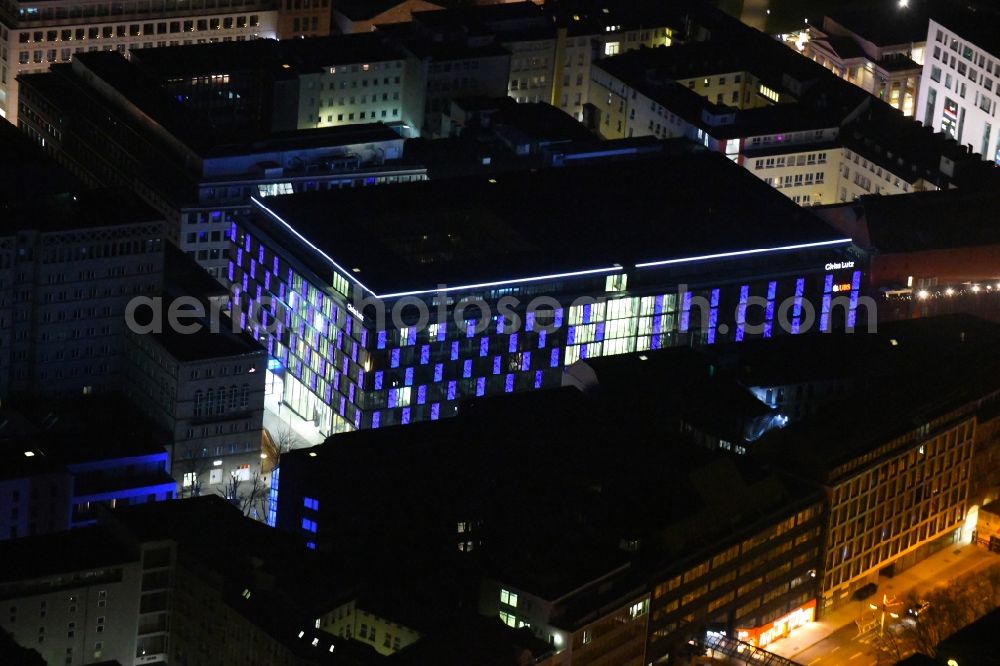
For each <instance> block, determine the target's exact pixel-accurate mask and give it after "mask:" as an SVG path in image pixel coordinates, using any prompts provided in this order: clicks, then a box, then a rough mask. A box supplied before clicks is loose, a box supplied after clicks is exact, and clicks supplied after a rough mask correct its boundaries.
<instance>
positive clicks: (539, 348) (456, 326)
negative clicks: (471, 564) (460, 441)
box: [230, 226, 861, 433]
mask: <svg viewBox="0 0 1000 666" xmlns="http://www.w3.org/2000/svg"><path fill="white" fill-rule="evenodd" d="M232 234H233V236H232V241H233V247H234V249H233V251H232V253H231V261H232V265H231V266H230V270H231V271H232V273H233V275H234V283H235V284H237V285H239V286H240V287H241V288H240V289H239V293H238V298H239V301H240V306H241V307H242V308H243V312H244V314H245V313H246V312H254V311H255V307H258V308H259V307H261V306H260V303H261V302H262V300H261V299H262V298H264V300H263V302H264V305H263V308H262V311H260V313H259V314H258V316H257V317H253V316H251V317H249V318H248V320H247V322H248V323H247V324H246V326H247V328H248V330H250V331H251V332H253V333H254V335H256V336H257V337H258V339H260V340H261V342H262V344H265V345H266V346H267V347H268V349H269V351H270V355H271V357H272V359H273V362H272V364H271V365H272V367H275V368H278V371H277V372H278V374H280V375H281V376H282V379H283V382H284V383H283V386H284V401H285V403H286V404H288V405H289V406H290V407H291V408H292V409H293V410H295V411H296V412H297V413H298V414H299V415H300V416H302V417H303V418H306V419H309V420H314V421H315V422H316V423H317V424H318V425H319V426H320V429H321V431H323V432H326V433H333V432H340V431H343V430H349V429H353V428H369V427H383V426H388V425H396V424H403V423H412V422H416V421H424V420H431V419H436V418H443V417H447V416H452V415H454V414H455V413H456V411H457V406H458V404H459V402H460V401H461V400H463V399H465V398H468V397H474V396H484V395H486V396H488V395H501V394H504V393H511V392H515V391H527V390H534V389H539V388H548V387H556V386H559V385H561V382H562V371H563V367H565V366H566V365H569V364H571V363H573V362H575V361H577V360H578V359H581V358H593V357H597V356H608V355H614V354H624V353H632V352H640V351H644V350H648V349H659V348H664V347H671V346H676V345H689V344H717V343H720V342H734V341H735V342H739V341H741V340H743V339H750V338H755V337H771V336H772V335H775V334H777V333H778V332H779V330H780V329H781V326H782V324H781V322H782V320H786V321H787V322H788V323H787V325H785V326H784V328H785V329H790V330H784V331H783V332H786V333H795V332H799V330H800V329H801V327H802V325H803V324H804V323H808V322H805V319H806V318H807V317H806V314H808V313H806V312H805V310H807V309H808V308H805V307H804V306H803V302H804V301H805V300H808V301H809V303H811V304H814V305H815V315H814V319H815V323H814V324H813V326H821V327H826V328H829V326H831V325H832V320H831V319H830V316H831V313H830V311H829V307H827V303H826V300H825V299H824V297H825V296H829V295H831V294H833V293H834V289H846V291H849V292H850V294H849V296H850V298H851V311H850V312H848V313H846V315H845V317H846V319H847V321H849V322H854V321H855V320H856V316H855V313H854V310H855V309H856V307H857V297H858V290H859V289H860V286H861V284H860V282H861V272H860V271H849V270H848V271H835V272H830V271H826V270H824V268H823V266H824V262H826V261H829V258H830V256H831V253H832V252H841V253H842V250H837V251H831V250H826V251H825V254H824V255H823V258H822V259H821V260H816V261H812V260H809V261H805V260H803V261H798V262H797V264H798V266H797V267H796V268H794V269H792V270H788V269H787V267H784V268H783V269H782V270H781V271H780V272H779V270H776V269H775V268H774V267H772V266H771V265H769V264H768V262H766V261H765V262H760V261H758V264H757V265H756V266H754V267H753V270H752V271H751V275H750V276H749V277H743V278H742V279H739V278H735V277H734V276H732V275H729V276H728V279H726V278H727V273H730V272H734V271H730V270H729V269H728V268H726V269H723V270H718V269H717V270H716V271H714V272H715V273H717V274H719V275H721V276H722V277H719V278H718V279H716V280H714V281H713V280H711V279H699V280H698V282H697V283H696V284H692V285H691V286H690V287H689V290H680V288H679V286H678V285H680V284H683V283H684V282H683V280H681V279H678V276H677V275H676V273H677V271H676V270H675V269H674V270H671V271H663V270H657V269H649V270H636V271H635V272H634V273H630V274H629V275H628V280H629V282H630V284H629V287H630V288H631V289H630V290H629V291H611V292H608V291H605V287H606V285H607V282H606V277H607V276H606V275H603V274H602V275H584V276H580V277H577V278H574V279H572V280H569V279H562V280H559V281H552V282H548V283H534V284H530V285H524V286H523V288H510V287H505V288H494V289H485V290H484V289H479V290H476V291H470V292H469V293H451V294H449V297H450V299H449V303H450V304H449V306H448V308H447V312H448V321H447V322H445V323H434V322H432V323H431V324H430V325H429V326H426V327H425V328H423V329H422V330H419V329H418V328H417V327H416V326H404V327H400V328H398V329H397V328H393V327H392V325H391V323H387V324H386V328H384V329H381V330H377V329H376V325H375V322H372V321H362V319H360V318H359V316H358V315H359V314H360V313H359V312H357V310H356V309H355V308H354V307H353V306H351V307H350V308H349V306H348V303H349V302H350V299H351V298H352V297H354V296H355V294H354V293H353V292H352V290H360V289H361V287H359V286H358V285H357V284H356V281H353V280H352V279H350V278H349V277H348V276H345V275H341V274H340V272H339V271H336V270H332V269H331V270H332V273H333V275H334V278H333V284H331V285H324V284H322V281H321V280H320V279H319V278H317V277H316V276H315V274H313V273H312V272H310V271H308V270H306V269H301V268H298V267H297V266H294V267H293V266H292V265H290V264H289V263H288V261H287V260H286V258H285V257H284V256H282V255H281V252H279V253H277V254H276V253H275V252H274V250H273V249H272V247H270V246H269V245H268V244H269V243H273V241H270V240H268V239H264V242H263V243H262V242H261V240H260V239H258V238H256V237H254V235H253V234H252V233H250V232H248V229H247V228H243V227H239V226H237V227H234V228H233V230H232ZM837 256H838V257H839V256H840V255H837ZM803 266H806V267H809V268H810V269H811V270H805V269H804V268H803ZM741 270H742V271H743V273H744V275H746V273H747V272H748V271H747V268H746V266H743V267H741ZM664 273H669V274H668V275H664ZM244 282H246V286H243V283H244ZM692 282H693V281H692ZM362 295H363V296H370V294H367V293H365V294H362ZM538 295H545V296H549V297H553V298H555V299H556V300H557V301H558V302H559V303H560V304H562V307H559V308H556V309H554V310H553V309H551V308H549V307H545V308H542V309H539V310H538V311H537V312H535V313H529V312H526V311H525V309H524V308H523V307H522V308H517V307H515V308H513V312H515V313H516V314H517V315H518V316H519V317H520V319H521V324H520V327H519V328H518V329H517V330H515V329H514V328H513V327H512V326H511V325H510V324H511V322H507V321H504V320H502V319H501V318H500V317H499V316H494V317H493V318H492V319H491V320H490V321H489V322H485V323H484V324H480V322H477V321H475V320H467V319H460V320H459V321H458V322H457V323H456V321H455V320H454V317H453V316H452V315H453V314H454V313H453V307H454V305H453V303H454V302H457V301H461V300H462V299H464V298H480V299H482V300H484V301H485V302H486V303H487V304H488V305H489V306H490V307H491V309H492V311H493V312H495V313H496V312H499V308H497V307H496V305H497V302H498V301H499V299H500V298H502V297H503V296H515V297H517V298H518V299H519V300H520V301H521V304H522V306H524V305H526V304H527V303H528V302H529V301H530V300H531V298H532V297H534V296H538ZM581 295H584V296H589V297H590V298H591V299H600V300H599V302H593V303H590V302H588V303H583V304H579V303H574V302H575V301H576V300H577V299H578V298H580V296H581ZM846 295H848V294H845V296H846ZM434 297H435V294H427V295H426V296H421V298H423V299H424V301H425V302H426V303H427V304H428V310H429V312H430V313H432V315H436V313H437V312H438V308H437V305H436V303H434V302H433V299H434ZM783 303H787V305H783ZM391 305H392V300H387V302H386V309H387V311H388V310H390V309H391ZM412 309H413V308H407V310H412ZM823 309H825V310H826V311H822V310H823ZM465 312H466V313H468V314H470V315H471V314H472V313H478V308H469V309H467V310H466V311H465ZM260 315H263V317H261V316H260ZM262 319H264V320H270V321H273V322H275V325H274V326H273V327H272V329H273V330H268V329H267V328H266V327H263V326H261V323H260V322H261V320H262ZM552 328H555V330H552Z"/></svg>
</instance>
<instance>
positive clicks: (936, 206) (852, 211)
mask: <svg viewBox="0 0 1000 666" xmlns="http://www.w3.org/2000/svg"><path fill="white" fill-rule="evenodd" d="M998 207H1000V192H997V191H995V190H994V191H977V190H973V189H970V188H958V189H953V190H942V191H937V192H913V193H911V194H906V195H901V196H893V197H879V196H866V197H862V198H861V200H860V201H859V202H855V203H854V204H852V205H847V204H836V205H832V206H827V207H824V208H822V209H820V211H821V214H823V215H824V216H825V215H827V214H829V216H830V219H835V218H841V217H843V218H845V221H847V222H848V223H853V224H863V225H864V226H863V228H858V231H857V233H856V234H852V235H856V242H857V243H859V244H866V245H868V246H869V247H870V248H872V249H873V250H876V251H877V252H878V253H880V254H896V253H905V252H923V251H928V250H948V249H955V248H965V247H985V246H998V245H1000V227H998V226H997V224H995V221H994V219H995V218H994V211H996V210H997V208H998ZM859 213H861V214H863V217H862V218H858V217H857V216H858V214H859ZM844 228H845V229H848V228H850V227H848V226H845V227H844ZM998 262H1000V259H998Z"/></svg>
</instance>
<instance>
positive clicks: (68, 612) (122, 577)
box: [0, 527, 143, 666]
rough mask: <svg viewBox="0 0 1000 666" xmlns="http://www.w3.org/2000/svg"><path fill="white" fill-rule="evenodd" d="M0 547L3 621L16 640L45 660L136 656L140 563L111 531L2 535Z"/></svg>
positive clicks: (72, 663)
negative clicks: (24, 536) (5, 537)
mask: <svg viewBox="0 0 1000 666" xmlns="http://www.w3.org/2000/svg"><path fill="white" fill-rule="evenodd" d="M0 553H2V557H3V561H4V563H5V566H4V570H3V573H2V575H0V599H2V600H3V604H4V606H5V612H4V613H2V614H0V627H2V628H3V629H4V631H6V632H7V633H9V634H10V635H11V636H12V637H13V638H14V640H15V641H16V642H17V643H18V644H20V645H21V646H23V647H27V648H32V649H34V650H35V651H37V652H38V653H39V654H40V655H41V656H42V658H43V659H45V662H46V663H49V664H66V665H67V666H77V665H78V664H90V663H94V662H97V661H106V660H116V661H118V662H119V663H122V664H134V663H136V634H137V632H138V631H139V620H138V618H139V591H140V589H141V588H142V586H143V582H142V570H141V567H140V563H139V562H138V560H137V559H136V558H135V555H134V554H132V553H130V552H129V551H128V550H127V549H124V548H122V545H121V544H120V543H119V542H118V541H117V540H116V539H114V538H113V537H112V535H111V534H110V533H109V532H108V531H106V530H104V529H103V528H97V527H90V528H85V529H82V530H73V531H71V532H59V533H56V534H48V535H44V536H36V537H29V538H27V539H15V540H11V541H5V542H2V543H0ZM140 663H141V662H140Z"/></svg>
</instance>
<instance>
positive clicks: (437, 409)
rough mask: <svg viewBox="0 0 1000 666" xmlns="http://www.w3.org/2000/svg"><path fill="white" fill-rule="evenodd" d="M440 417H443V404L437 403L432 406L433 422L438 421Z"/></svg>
mask: <svg viewBox="0 0 1000 666" xmlns="http://www.w3.org/2000/svg"><path fill="white" fill-rule="evenodd" d="M439 416H441V403H439V402H435V403H434V404H433V405H431V421H437V420H438V417H439Z"/></svg>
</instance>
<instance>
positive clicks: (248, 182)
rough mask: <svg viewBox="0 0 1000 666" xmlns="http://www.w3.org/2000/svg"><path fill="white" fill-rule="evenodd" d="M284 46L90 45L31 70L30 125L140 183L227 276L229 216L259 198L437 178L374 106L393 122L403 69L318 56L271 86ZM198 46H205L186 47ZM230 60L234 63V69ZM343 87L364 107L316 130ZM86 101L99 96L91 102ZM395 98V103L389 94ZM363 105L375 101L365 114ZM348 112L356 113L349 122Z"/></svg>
mask: <svg viewBox="0 0 1000 666" xmlns="http://www.w3.org/2000/svg"><path fill="white" fill-rule="evenodd" d="M358 37H366V36H358ZM320 41H325V40H295V41H294V42H292V43H293V44H294V45H297V46H300V47H301V48H303V49H309V48H311V47H312V46H313V45H314V44H315V43H317V42H320ZM276 44H277V43H276V42H273V41H270V40H267V41H265V40H260V41H258V42H254V43H252V44H250V43H243V44H217V45H204V46H201V47H198V46H194V47H184V48H181V49H149V50H146V51H143V52H142V54H141V56H134V57H133V59H132V62H127V61H125V60H124V58H122V57H121V56H119V55H118V54H108V53H95V54H85V55H83V56H81V57H79V58H77V59H75V60H74V61H73V62H72V63H71V64H69V65H56V66H55V67H54V68H53V69H52V70H51V71H50V72H46V73H44V74H36V75H30V76H27V77H25V78H23V79H22V81H23V94H22V104H24V105H25V106H26V108H27V112H26V113H25V114H23V116H22V118H21V123H22V128H23V129H24V130H25V131H26V132H27V133H28V134H29V135H30V136H31V137H32V138H34V139H35V141H37V142H38V143H39V144H40V145H42V146H44V147H45V148H46V150H48V151H49V152H50V153H51V154H52V155H53V156H54V157H55V158H56V159H57V160H58V161H60V162H61V163H63V164H65V165H66V166H67V167H68V168H69V169H70V170H71V171H73V172H74V173H76V174H78V175H79V176H80V177H81V178H82V179H83V180H85V181H86V182H89V183H93V184H110V183H114V184H115V185H120V186H124V187H128V188H130V189H132V190H133V191H134V192H135V193H136V194H138V195H139V196H140V197H142V198H143V199H144V200H146V201H147V202H148V203H149V205H151V206H153V207H154V208H156V209H157V210H159V211H161V213H162V214H163V215H164V217H165V219H166V220H167V222H168V229H169V233H168V236H167V237H168V238H169V239H170V240H172V241H173V242H174V243H175V244H177V246H178V247H180V248H181V249H182V250H184V251H185V252H187V253H188V254H189V255H190V256H192V257H193V258H194V259H196V260H197V261H198V263H199V264H200V265H201V266H202V267H203V268H205V269H206V270H207V271H208V272H209V273H210V274H211V275H213V276H214V277H216V278H220V279H222V278H224V276H225V268H226V265H227V259H226V253H227V250H228V247H229V244H228V241H227V239H226V234H227V231H228V229H229V225H230V224H232V222H233V221H234V220H236V219H238V218H239V217H241V216H244V215H246V213H247V212H248V211H249V201H250V197H251V196H256V197H262V196H264V197H266V196H271V195H275V194H288V193H291V192H300V191H310V190H318V189H328V188H339V187H356V186H366V185H374V184H380V183H385V182H396V181H407V180H420V179H422V178H425V177H426V175H425V173H426V171H425V169H423V168H422V167H419V166H416V165H411V164H403V163H402V161H401V158H402V152H403V142H404V139H403V137H402V136H400V134H399V133H397V132H395V131H393V130H392V129H391V128H390V127H389V125H388V124H381V121H382V117H381V113H380V112H378V113H377V112H376V111H375V110H374V109H376V108H380V109H382V110H384V111H386V119H387V120H388V119H390V118H391V117H392V116H393V110H396V111H397V115H398V113H400V112H399V111H398V110H399V109H401V108H402V107H401V106H399V104H400V102H398V101H396V100H395V99H394V97H395V96H396V95H397V94H398V88H399V86H398V85H396V84H388V85H387V84H385V83H384V81H385V80H389V81H393V80H395V78H398V77H399V76H401V74H399V72H401V71H402V70H401V69H395V68H393V69H391V70H388V69H386V70H380V71H379V72H378V73H379V77H378V81H379V84H378V86H375V83H374V80H375V77H374V75H375V72H374V71H372V72H371V77H370V78H369V77H368V73H367V72H366V73H365V78H361V75H360V74H355V73H352V72H351V71H350V70H351V69H352V68H355V67H356V68H357V69H359V71H360V70H363V69H364V68H365V67H369V65H367V64H361V65H354V66H348V67H347V70H348V71H347V72H346V73H343V72H342V74H338V75H330V74H329V70H328V69H324V70H319V69H313V68H310V69H309V72H310V73H308V74H304V75H303V80H305V79H308V81H309V82H308V83H306V82H300V80H299V78H296V76H292V77H291V78H290V79H288V80H284V79H282V80H281V81H278V82H276V83H275V85H274V86H273V87H268V86H261V85H259V81H258V80H257V78H256V76H255V75H254V74H253V72H257V71H261V72H263V74H261V75H262V76H264V77H265V78H266V77H267V76H272V75H275V73H274V70H273V69H271V68H270V65H273V67H274V69H276V70H277V72H283V71H284V70H283V69H282V68H281V67H280V66H279V65H278V64H275V62H276V60H275V59H277V58H278V56H279V55H281V54H278V53H276V52H275V51H274V49H275V48H276ZM282 44H285V43H284V42H282ZM188 50H194V51H195V52H196V53H194V54H186V57H185V58H184V59H182V60H178V59H177V58H175V57H174V56H175V55H177V54H178V52H186V51H188ZM198 54H201V57H199V56H198ZM245 58H246V59H245ZM233 62H235V63H236V65H238V66H236V65H232V63H233ZM395 62H396V63H399V62H400V61H398V60H397V61H395ZM213 63H215V64H214V65H213ZM226 63H229V64H230V65H232V67H233V68H232V69H226V66H227V64H226ZM372 66H374V65H372ZM213 67H215V69H213ZM248 69H249V71H250V73H249V74H248V73H247V72H248ZM331 69H336V67H332V68H331ZM212 71H215V72H217V73H216V74H210V72H212ZM220 71H221V72H223V73H218V72H220ZM338 71H340V70H339V69H338ZM383 74H384V76H383ZM278 76H281V75H280V74H279V75H278ZM348 79H350V81H351V84H349V85H348V84H347V82H348ZM248 80H249V82H248ZM327 80H329V83H328V82H327ZM192 81H193V82H194V83H192ZM340 84H344V85H345V87H344V88H343V89H341V88H340ZM284 85H289V86H291V88H289V89H286V88H282V86H284ZM310 85H312V86H315V87H314V89H313V90H312V93H311V94H312V95H313V96H314V97H310V98H307V99H309V100H311V101H312V103H313V104H314V105H315V106H314V107H310V110H309V111H308V114H307V115H308V116H310V117H311V118H312V125H311V126H310V127H312V128H313V129H302V130H300V129H299V127H298V124H297V120H296V118H297V117H298V111H297V110H296V100H298V99H299V90H300V89H301V90H303V91H309V86H310ZM328 85H334V86H335V87H336V90H334V91H330V90H329V89H328ZM320 86H322V90H321V89H320ZM383 90H384V91H385V92H379V93H378V96H379V99H380V101H379V102H378V104H377V105H376V106H375V107H372V106H370V104H369V102H370V99H369V98H370V97H371V95H374V94H375V92H374V91H383ZM390 90H396V91H397V92H389V91H390ZM362 91H365V92H363V93H362ZM368 91H371V92H368ZM279 93H281V94H279ZM348 93H350V95H348ZM320 95H322V99H320V97H319V96H320ZM334 95H342V96H344V99H345V104H348V103H350V100H351V99H355V104H353V105H351V106H350V108H352V109H355V111H349V112H348V111H345V109H344V108H341V109H340V110H339V111H337V115H330V114H327V115H330V117H331V118H332V120H331V122H330V123H329V124H327V123H326V120H325V119H326V117H327V116H326V115H324V116H323V118H324V122H323V124H324V125H325V126H324V127H322V128H320V129H316V126H317V125H319V122H318V120H317V118H318V117H319V116H318V115H313V114H314V113H316V112H317V111H318V110H324V111H326V110H330V111H331V113H332V112H333V110H334V108H335V107H329V108H328V107H326V106H323V107H320V106H319V103H320V102H321V101H322V103H323V104H324V105H326V103H327V102H328V101H329V100H330V99H333V103H334V104H336V103H338V102H339V97H337V98H334V97H328V96H334ZM351 95H353V96H355V97H352V96H351ZM220 96H221V97H223V98H225V100H226V103H225V104H224V105H223V106H219V105H218V104H217V103H216V102H217V100H218V99H219V98H220ZM382 96H385V97H387V100H386V101H385V102H383V101H381V97H382ZM81 99H86V100H87V101H88V103H87V104H80V100H81ZM361 99H365V103H364V104H363V105H361ZM284 103H287V104H288V105H289V109H285V108H284V107H282V106H281V104H284ZM393 104H395V105H397V106H392V107H391V108H390V106H388V105H393ZM380 105H385V106H380ZM275 106H276V107H277V108H272V107H275ZM360 108H364V109H366V110H365V111H364V114H365V118H364V119H363V120H362V119H361V118H360V114H361V112H360V111H357V109H360ZM340 115H344V117H345V118H346V120H345V121H344V122H343V123H339V124H338V121H337V120H336V118H337V117H338V116H340ZM372 116H378V117H377V118H373V117H372ZM286 121H287V125H288V126H287V127H285V126H284V125H285V124H286ZM274 126H278V127H279V129H277V130H275V129H273V128H274Z"/></svg>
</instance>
